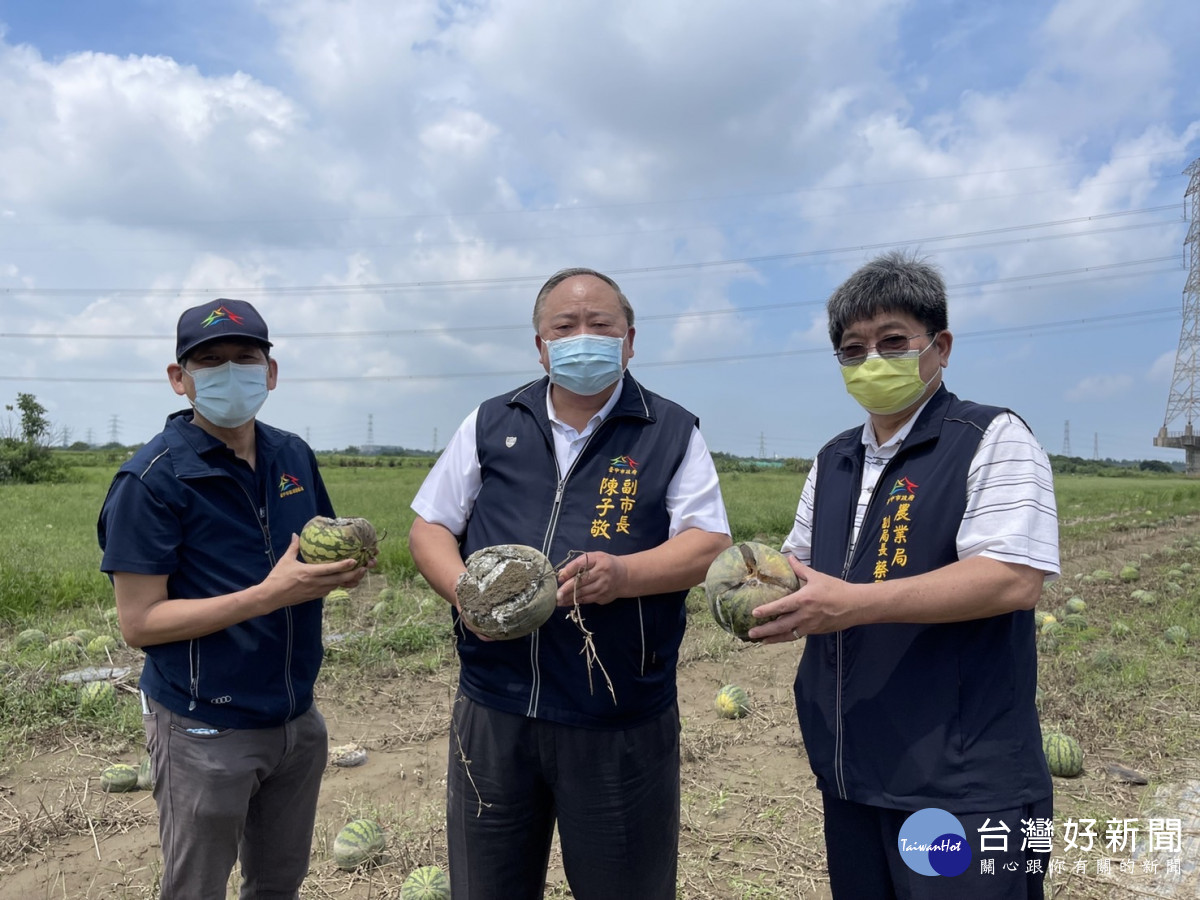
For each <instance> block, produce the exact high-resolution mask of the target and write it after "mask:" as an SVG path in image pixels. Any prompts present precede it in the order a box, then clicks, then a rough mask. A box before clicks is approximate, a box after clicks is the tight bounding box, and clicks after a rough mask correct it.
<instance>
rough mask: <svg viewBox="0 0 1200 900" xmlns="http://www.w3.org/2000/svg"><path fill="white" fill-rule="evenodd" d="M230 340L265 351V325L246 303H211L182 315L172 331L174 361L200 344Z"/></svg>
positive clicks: (268, 342) (226, 301)
mask: <svg viewBox="0 0 1200 900" xmlns="http://www.w3.org/2000/svg"><path fill="white" fill-rule="evenodd" d="M229 338H250V339H251V340H255V341H258V342H259V343H260V344H262V345H263V347H264V349H265V348H267V347H270V346H271V342H270V341H269V340H267V323H266V322H264V321H263V317H262V316H260V315H259V314H258V310H257V309H255V308H254V307H253V306H251V305H250V304H249V303H247V302H246V301H245V300H226V299H224V298H222V299H220V300H213V301H211V302H209V303H205V304H203V305H201V306H193V307H192V308H191V309H186V310H184V311H183V315H181V316H180V317H179V325H178V326H177V327H176V329H175V359H177V360H180V359H183V358H184V357H185V356H187V355H188V354H189V353H191V352H192V350H194V349H195V348H196V347H198V346H200V345H201V344H205V343H208V342H209V341H220V340H228V339H229Z"/></svg>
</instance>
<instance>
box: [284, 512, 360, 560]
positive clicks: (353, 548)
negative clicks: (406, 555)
mask: <svg viewBox="0 0 1200 900" xmlns="http://www.w3.org/2000/svg"><path fill="white" fill-rule="evenodd" d="M378 552H379V538H378V537H377V536H376V534H375V526H373V525H372V524H371V523H370V522H368V521H367V520H366V519H343V518H337V519H330V518H328V517H326V516H313V517H312V518H311V519H309V520H308V522H307V524H305V526H304V528H303V529H301V531H300V558H301V559H303V560H304V561H305V562H306V563H331V562H338V561H339V560H343V559H353V560H355V561H357V562H358V564H359V565H360V566H365V565H366V564H367V563H369V562H370V561H371V560H372V559H374V558H375V554H376V553H378Z"/></svg>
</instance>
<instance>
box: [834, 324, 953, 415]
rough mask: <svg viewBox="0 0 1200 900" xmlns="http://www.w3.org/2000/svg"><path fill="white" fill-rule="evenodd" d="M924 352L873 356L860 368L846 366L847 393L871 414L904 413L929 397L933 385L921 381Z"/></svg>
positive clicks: (843, 369) (843, 377)
mask: <svg viewBox="0 0 1200 900" xmlns="http://www.w3.org/2000/svg"><path fill="white" fill-rule="evenodd" d="M932 346H933V343H932V342H930V344H929V345H928V346H927V347H925V349H924V350H910V351H908V352H907V353H905V354H904V355H903V356H880V355H878V354H877V353H875V354H871V355H869V356H868V357H867V358H866V359H864V360H863V361H862V362H861V363H859V364H858V365H856V366H842V380H843V381H845V382H846V390H847V391H848V392H849V394H850V396H851V397H853V398H854V399H855V400H857V401H858V403H859V405H860V406H862V408H863V409H865V410H866V411H867V412H869V413H874V414H875V415H878V416H890V415H892V414H893V413H898V412H902V411H904V410H906V409H908V407H910V406H911V405H912V404H913V403H915V402H916V401H917V400H918V399H920V397H921V395H922V394H923V393H925V388H927V387H929V385H930V384H931V383H932V382H933V379H934V378H936V377H937V373H936V372H935V373H934V374H933V377H931V378H930V379H929V381H922V380H921V354H923V353H924V352H925V350H928V349H929V347H932Z"/></svg>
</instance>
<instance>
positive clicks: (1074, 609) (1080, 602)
mask: <svg viewBox="0 0 1200 900" xmlns="http://www.w3.org/2000/svg"><path fill="white" fill-rule="evenodd" d="M1063 608H1064V609H1066V611H1067V612H1069V613H1081V612H1083V611H1084V610H1085V609H1087V603H1085V602H1084V599H1083V598H1082V597H1072V598H1071V599H1070V600H1068V601H1067V602H1066V603H1064V604H1063Z"/></svg>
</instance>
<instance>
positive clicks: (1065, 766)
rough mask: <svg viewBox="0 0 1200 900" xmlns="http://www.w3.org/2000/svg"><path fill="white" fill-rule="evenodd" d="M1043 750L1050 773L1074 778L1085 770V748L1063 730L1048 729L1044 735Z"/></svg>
mask: <svg viewBox="0 0 1200 900" xmlns="http://www.w3.org/2000/svg"><path fill="white" fill-rule="evenodd" d="M1042 751H1043V752H1044V753H1045V754H1046V764H1047V765H1048V766H1049V767H1050V774H1051V775H1055V776H1057V777H1059V778H1074V777H1075V776H1077V775H1080V774H1082V772H1083V750H1082V749H1081V748H1080V746H1079V742H1078V741H1077V740H1075V738H1073V737H1071V736H1070V735H1069V734H1063V733H1062V732H1061V731H1048V732H1046V733H1045V734H1044V735H1042Z"/></svg>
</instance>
